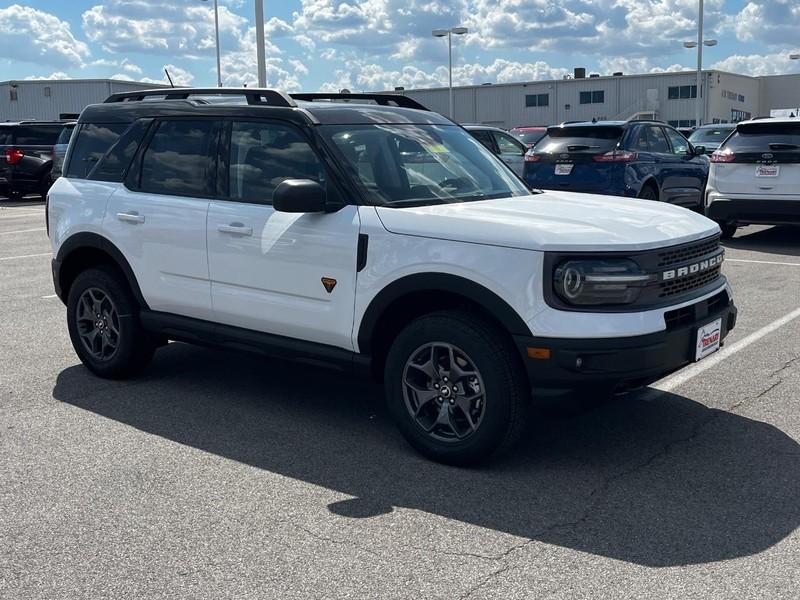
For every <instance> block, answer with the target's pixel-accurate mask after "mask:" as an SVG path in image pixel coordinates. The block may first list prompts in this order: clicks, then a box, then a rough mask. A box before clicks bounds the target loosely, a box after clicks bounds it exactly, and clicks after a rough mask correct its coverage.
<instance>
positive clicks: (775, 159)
mask: <svg viewBox="0 0 800 600" xmlns="http://www.w3.org/2000/svg"><path fill="white" fill-rule="evenodd" d="M706 214H707V215H708V217H709V218H711V219H714V220H715V221H717V223H719V226H720V227H721V228H722V234H723V237H732V236H733V235H734V234H735V233H736V228H737V227H739V226H741V225H800V118H770V119H755V120H752V121H743V122H741V123H739V124H737V125H736V130H735V131H734V132H733V133H732V134H731V135H730V137H728V138H727V139H726V140H725V141H724V142H723V144H722V145H721V146H720V147H719V148H718V149H717V150H716V151H715V152H714V153H713V154H712V155H711V168H710V170H709V174H708V186H707V187H706Z"/></svg>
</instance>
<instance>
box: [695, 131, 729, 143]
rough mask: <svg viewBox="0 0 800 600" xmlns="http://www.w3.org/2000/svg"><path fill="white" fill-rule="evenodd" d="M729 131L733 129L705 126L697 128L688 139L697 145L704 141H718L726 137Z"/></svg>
mask: <svg viewBox="0 0 800 600" xmlns="http://www.w3.org/2000/svg"><path fill="white" fill-rule="evenodd" d="M731 131H733V128H731V127H707V128H703V129H698V130H696V131H695V132H693V133H692V135H691V136H689V141H690V142H692V143H693V144H697V145H701V144H703V143H705V142H716V143H719V142H721V141H722V140H724V139H725V138H726V137H728V136H729V135H730V133H731Z"/></svg>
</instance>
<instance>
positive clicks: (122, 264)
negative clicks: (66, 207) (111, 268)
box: [53, 231, 149, 309]
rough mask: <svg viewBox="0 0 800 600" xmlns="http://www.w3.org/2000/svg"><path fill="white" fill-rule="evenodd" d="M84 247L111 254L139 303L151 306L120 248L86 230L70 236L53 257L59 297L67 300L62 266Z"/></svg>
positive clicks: (55, 281)
mask: <svg viewBox="0 0 800 600" xmlns="http://www.w3.org/2000/svg"><path fill="white" fill-rule="evenodd" d="M84 248H94V249H96V250H101V251H102V252H104V253H106V254H107V255H109V256H110V257H111V260H113V261H114V263H115V264H116V265H117V266H118V267H119V268H120V270H121V271H122V273H123V275H125V279H126V280H127V281H128V285H129V286H130V289H131V291H132V292H133V295H134V297H135V298H136V301H137V302H138V303H139V306H141V307H142V308H143V309H148V308H149V307H148V305H147V301H146V300H145V299H144V296H143V295H142V290H141V289H140V288H139V282H138V281H136V275H135V274H134V273H133V269H131V265H130V264H129V263H128V261H127V260H126V259H125V256H124V255H123V254H122V252H121V251H120V249H119V248H117V247H116V246H115V245H114V244H113V243H112V242H111V241H109V240H108V239H107V238H104V237H103V236H102V235H99V234H97V233H91V232H86V231H84V232H80V233H76V234H74V235H71V236H70V237H68V238H67V239H66V240H65V241H64V243H63V244H61V247H60V248H59V249H58V255H57V256H56V258H54V259H53V281H54V283H55V285H56V293H58V297H59V298H61V300H62V301H63V302H66V298H64V297H63V291H62V290H61V267H62V266H63V264H64V262H65V261H66V260H68V259H69V256H70V255H71V254H72V253H73V252H75V251H76V250H81V249H84Z"/></svg>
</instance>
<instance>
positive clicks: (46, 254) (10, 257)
mask: <svg viewBox="0 0 800 600" xmlns="http://www.w3.org/2000/svg"><path fill="white" fill-rule="evenodd" d="M52 255H53V253H52V252H42V253H41V254H23V255H21V256H2V257H0V260H16V259H18V258H33V257H35V256H52Z"/></svg>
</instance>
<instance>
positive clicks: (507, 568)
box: [458, 565, 517, 600]
mask: <svg viewBox="0 0 800 600" xmlns="http://www.w3.org/2000/svg"><path fill="white" fill-rule="evenodd" d="M516 568H517V567H515V566H512V565H504V566H502V567H500V568H499V569H495V570H494V571H492V572H491V573H489V574H488V575H486V576H485V577H484V578H483V579H481V580H480V581H479V582H478V583H477V584H475V585H473V586H472V587H471V588H469V589H468V590H467V591H466V592H464V593H463V594H461V595H460V596H459V597H458V600H467V598H469V597H471V596H472V595H473V594H474V593H475V592H477V591H478V590H480V589H482V588H484V587H486V586H487V585H489V584H490V583H491V582H492V581H493V580H494V579H496V578H498V577H499V576H501V575H502V574H503V573H505V572H506V571H510V570H511V569H516Z"/></svg>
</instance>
